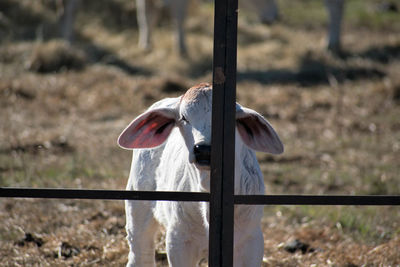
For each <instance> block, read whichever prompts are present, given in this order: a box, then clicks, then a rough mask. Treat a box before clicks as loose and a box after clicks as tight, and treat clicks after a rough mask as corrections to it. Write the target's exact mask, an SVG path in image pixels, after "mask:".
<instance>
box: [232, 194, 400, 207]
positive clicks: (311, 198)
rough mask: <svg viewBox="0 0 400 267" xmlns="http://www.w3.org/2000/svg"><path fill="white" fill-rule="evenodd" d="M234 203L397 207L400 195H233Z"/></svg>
mask: <svg viewBox="0 0 400 267" xmlns="http://www.w3.org/2000/svg"><path fill="white" fill-rule="evenodd" d="M234 202H235V204H245V205H332V206H398V205H400V195H380V196H349V195H235V197H234Z"/></svg>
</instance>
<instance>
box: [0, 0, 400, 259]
mask: <svg viewBox="0 0 400 267" xmlns="http://www.w3.org/2000/svg"><path fill="white" fill-rule="evenodd" d="M237 11H238V0H215V11H214V13H215V14H214V55H213V114H212V125H219V127H213V129H212V144H211V147H212V151H211V181H212V182H211V190H210V193H198V192H159V191H151V192H150V191H125V190H87V189H50V188H42V189H39V188H9V187H7V188H4V187H3V188H0V197H2V198H58V199H104V200H148V201H156V200H157V201H191V202H198V201H203V202H209V203H210V233H209V266H211V267H217V266H218V267H220V266H224V267H231V266H233V223H234V222H233V221H234V218H233V215H234V205H356V206H358V205H371V206H382V205H387V206H395V205H400V196H389V195H385V196H348V195H268V196H266V195H234V193H233V192H234V188H233V185H234V182H233V179H234V175H233V170H234V154H235V153H234V149H235V148H234V138H235V102H236V52H237Z"/></svg>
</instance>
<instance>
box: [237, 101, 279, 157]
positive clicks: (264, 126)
mask: <svg viewBox="0 0 400 267" xmlns="http://www.w3.org/2000/svg"><path fill="white" fill-rule="evenodd" d="M236 127H237V129H238V132H239V134H240V136H241V137H242V140H243V142H244V143H245V144H246V145H247V146H248V147H250V148H252V149H254V150H256V151H262V152H267V153H270V154H281V153H283V150H284V148H283V144H282V142H281V140H280V138H279V136H278V134H277V133H276V132H275V130H274V128H272V126H271V124H269V122H268V121H267V120H266V119H264V118H263V116H261V115H260V114H258V113H257V112H255V111H254V110H251V109H248V108H244V107H240V109H238V110H237V111H236Z"/></svg>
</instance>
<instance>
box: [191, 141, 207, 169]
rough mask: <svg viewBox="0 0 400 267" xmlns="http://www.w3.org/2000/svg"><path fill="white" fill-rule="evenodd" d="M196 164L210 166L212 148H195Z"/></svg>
mask: <svg viewBox="0 0 400 267" xmlns="http://www.w3.org/2000/svg"><path fill="white" fill-rule="evenodd" d="M193 152H194V156H195V158H196V163H197V164H198V165H200V166H210V158H211V146H210V145H204V144H198V145H195V146H194V147H193Z"/></svg>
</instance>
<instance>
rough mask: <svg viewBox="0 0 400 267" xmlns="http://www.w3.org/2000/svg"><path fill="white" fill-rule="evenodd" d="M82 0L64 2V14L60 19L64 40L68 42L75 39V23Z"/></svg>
mask: <svg viewBox="0 0 400 267" xmlns="http://www.w3.org/2000/svg"><path fill="white" fill-rule="evenodd" d="M79 3H80V0H63V1H62V4H63V13H62V15H61V18H60V31H61V35H62V38H63V39H65V40H66V41H68V42H70V43H71V42H72V41H73V39H74V23H75V18H76V14H77V10H78V7H79Z"/></svg>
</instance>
